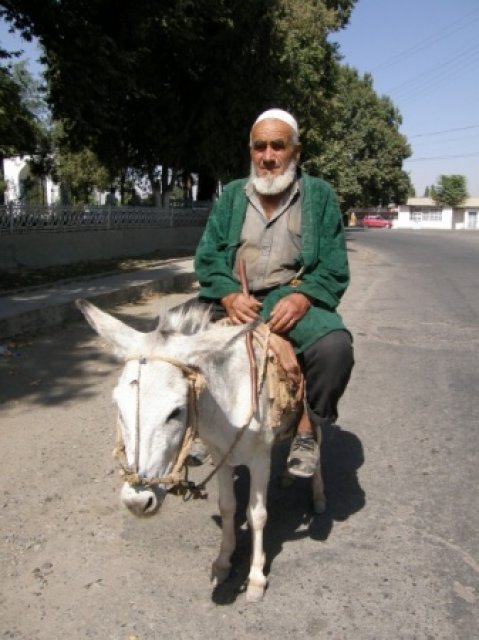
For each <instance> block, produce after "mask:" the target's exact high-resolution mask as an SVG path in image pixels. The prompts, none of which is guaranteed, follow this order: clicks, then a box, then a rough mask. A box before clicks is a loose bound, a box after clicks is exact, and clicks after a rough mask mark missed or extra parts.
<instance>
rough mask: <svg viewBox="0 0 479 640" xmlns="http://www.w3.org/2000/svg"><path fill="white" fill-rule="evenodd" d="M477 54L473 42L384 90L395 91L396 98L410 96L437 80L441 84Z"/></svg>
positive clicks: (472, 61)
mask: <svg viewBox="0 0 479 640" xmlns="http://www.w3.org/2000/svg"><path fill="white" fill-rule="evenodd" d="M478 56H479V45H478V44H474V45H473V46H472V47H469V48H468V49H465V50H463V51H461V52H459V53H458V54H457V55H455V56H453V57H452V58H450V59H449V60H446V62H441V63H440V64H437V65H435V66H434V67H432V68H430V69H428V70H426V71H423V72H422V73H420V74H418V75H416V76H414V77H412V78H410V79H409V80H405V81H404V82H402V83H401V84H399V85H396V86H395V87H392V88H391V89H389V90H387V91H386V94H388V95H389V94H394V93H396V96H395V97H394V99H395V100H397V99H398V97H403V98H404V97H411V94H412V95H414V93H415V92H416V93H417V92H418V91H419V92H421V91H424V90H427V91H429V90H430V88H431V85H437V84H438V82H439V84H441V83H442V82H443V81H444V80H449V78H450V77H451V76H456V75H457V73H458V72H460V71H463V70H464V69H465V68H466V67H467V66H469V65H470V64H472V63H474V62H476V59H477V58H478ZM398 94H399V96H398Z"/></svg>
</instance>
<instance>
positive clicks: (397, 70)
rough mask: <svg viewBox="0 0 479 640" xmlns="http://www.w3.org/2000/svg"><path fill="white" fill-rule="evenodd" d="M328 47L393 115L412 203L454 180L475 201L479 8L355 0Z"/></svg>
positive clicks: (428, 1) (436, 0) (470, 0)
mask: <svg viewBox="0 0 479 640" xmlns="http://www.w3.org/2000/svg"><path fill="white" fill-rule="evenodd" d="M330 40H331V41H334V42H337V43H338V44H339V47H340V52H341V54H342V56H343V59H342V62H343V63H345V64H348V65H349V66H351V67H355V68H356V69H357V70H358V71H359V73H360V74H364V73H370V74H371V75H372V77H373V82H374V89H375V91H376V93H378V94H380V95H387V96H389V98H391V100H392V102H393V103H394V105H395V106H396V107H397V108H398V109H399V112H400V113H401V116H402V121H403V123H402V126H401V128H400V130H401V132H402V133H403V134H404V135H406V137H407V138H408V141H409V144H410V145H411V148H412V152H413V153H412V156H411V157H410V158H409V159H408V160H407V161H406V162H405V163H404V169H405V171H407V172H408V173H409V175H410V176H411V181H412V183H413V185H414V188H415V190H416V195H417V196H422V195H424V189H425V188H426V187H427V186H430V185H432V184H435V183H436V182H437V179H438V177H439V176H440V175H443V174H444V175H451V174H459V175H463V176H465V177H466V179H467V188H468V192H469V195H470V196H475V197H479V0H454V1H453V0H400V1H398V0H358V2H357V4H356V6H355V8H354V10H353V13H352V15H351V18H350V21H349V24H348V26H347V27H346V28H345V29H343V30H342V31H340V32H339V33H337V34H334V35H333V36H331V37H330Z"/></svg>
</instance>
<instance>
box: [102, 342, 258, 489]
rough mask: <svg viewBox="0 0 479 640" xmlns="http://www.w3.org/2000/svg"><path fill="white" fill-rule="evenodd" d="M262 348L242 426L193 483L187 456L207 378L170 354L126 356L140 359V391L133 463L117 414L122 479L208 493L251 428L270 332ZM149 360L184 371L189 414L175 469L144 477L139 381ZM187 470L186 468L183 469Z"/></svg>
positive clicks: (115, 452)
mask: <svg viewBox="0 0 479 640" xmlns="http://www.w3.org/2000/svg"><path fill="white" fill-rule="evenodd" d="M262 350H263V358H262V366H261V372H260V375H259V377H256V376H255V383H254V384H253V383H252V387H251V406H250V411H249V415H248V418H247V420H246V422H245V423H244V424H243V426H242V427H241V428H240V429H238V432H237V434H236V436H235V438H234V440H233V442H232V444H231V445H230V447H229V448H228V450H227V451H226V452H225V453H224V455H223V457H222V458H221V460H220V462H219V463H218V465H216V466H215V467H214V468H213V470H212V471H211V472H210V473H209V474H208V475H207V476H206V477H205V478H204V479H203V480H202V481H201V482H200V483H197V484H196V483H194V482H192V481H190V480H188V477H187V470H188V466H187V465H185V461H186V458H187V456H188V453H189V450H190V445H191V443H192V442H193V440H194V438H195V437H196V435H197V425H198V399H199V397H200V395H201V392H202V391H203V389H204V388H205V386H206V383H205V379H204V377H203V375H202V374H201V372H200V371H199V369H197V368H195V367H191V366H189V365H186V364H184V363H183V362H181V361H180V360H177V359H176V358H171V357H170V356H162V355H156V356H150V357H148V358H146V357H144V356H131V357H130V358H127V359H126V362H129V361H138V377H137V380H136V384H137V394H136V410H135V451H134V463H133V466H130V465H129V464H128V461H127V458H126V451H125V443H124V441H123V436H122V432H121V426H120V417H119V418H118V424H117V443H116V446H115V448H114V450H113V456H114V457H115V458H116V459H117V461H118V463H119V465H120V475H121V477H122V479H123V480H124V481H125V482H127V483H128V484H129V485H131V486H143V487H155V486H158V485H160V484H163V485H167V486H169V487H174V488H176V489H177V490H178V493H182V494H183V495H186V494H189V496H193V497H205V494H204V493H203V492H204V489H205V486H206V483H207V482H209V481H210V480H211V478H212V477H213V476H214V475H215V474H216V473H217V472H218V470H219V469H220V468H221V467H222V466H223V464H224V463H225V461H226V459H227V458H228V456H229V455H230V453H231V452H232V451H233V449H234V448H235V446H236V445H237V443H238V442H239V440H240V438H241V436H242V435H243V433H244V432H245V431H246V429H247V428H248V426H249V424H250V422H251V420H252V418H253V416H254V415H255V413H256V412H257V397H258V394H259V391H260V389H259V388H258V384H257V380H258V379H259V382H260V386H262V383H263V380H264V375H265V372H266V353H267V351H268V336H266V339H264V341H263V343H262ZM148 361H159V362H167V363H168V364H171V365H173V366H174V367H177V368H178V369H180V370H181V371H182V372H183V375H184V376H185V377H186V379H187V380H188V411H187V418H186V430H185V434H184V436H183V440H182V442H181V445H180V447H179V449H178V452H177V455H176V460H175V462H174V464H173V467H172V470H171V471H170V473H168V474H167V475H166V476H162V477H160V476H154V477H150V478H147V477H144V476H141V475H140V474H139V458H140V438H141V415H140V383H141V369H142V366H144V365H145V364H147V363H148ZM184 470H185V471H184Z"/></svg>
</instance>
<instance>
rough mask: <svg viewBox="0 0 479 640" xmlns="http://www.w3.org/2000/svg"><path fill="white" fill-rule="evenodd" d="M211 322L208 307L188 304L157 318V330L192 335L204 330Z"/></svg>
mask: <svg viewBox="0 0 479 640" xmlns="http://www.w3.org/2000/svg"><path fill="white" fill-rule="evenodd" d="M210 324H211V311H210V307H206V306H205V305H201V304H189V305H187V306H186V307H185V306H183V307H178V308H176V309H173V310H170V311H168V312H167V313H165V314H163V315H161V316H160V317H159V318H158V325H157V327H156V330H157V331H160V332H162V333H172V332H173V333H182V334H184V335H192V334H194V333H200V332H201V331H205V330H206V329H208V327H209V326H210Z"/></svg>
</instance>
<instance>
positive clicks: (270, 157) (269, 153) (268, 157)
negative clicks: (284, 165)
mask: <svg viewBox="0 0 479 640" xmlns="http://www.w3.org/2000/svg"><path fill="white" fill-rule="evenodd" d="M263 159H264V161H265V162H271V161H274V160H275V154H274V151H273V149H272V147H271V145H270V144H269V145H268V146H267V147H266V149H265V150H264V153H263Z"/></svg>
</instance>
